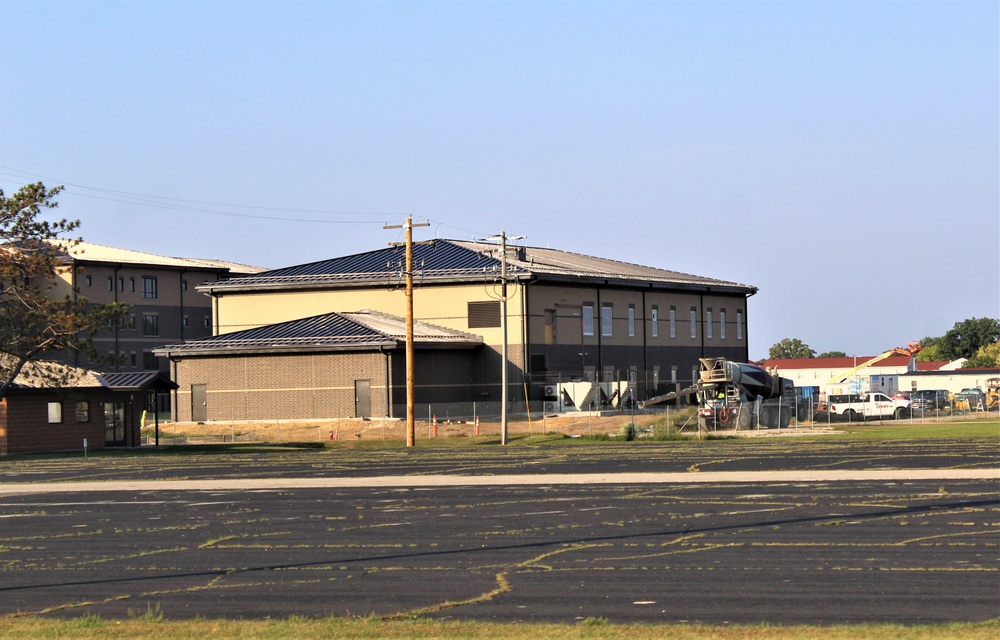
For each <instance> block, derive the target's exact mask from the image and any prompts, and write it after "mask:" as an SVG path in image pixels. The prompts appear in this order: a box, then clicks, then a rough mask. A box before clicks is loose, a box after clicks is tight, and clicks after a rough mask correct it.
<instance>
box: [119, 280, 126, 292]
mask: <svg viewBox="0 0 1000 640" xmlns="http://www.w3.org/2000/svg"><path fill="white" fill-rule="evenodd" d="M118 290H119V291H125V276H118Z"/></svg>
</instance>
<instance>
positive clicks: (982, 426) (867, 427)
mask: <svg viewBox="0 0 1000 640" xmlns="http://www.w3.org/2000/svg"><path fill="white" fill-rule="evenodd" d="M837 430H838V431H839V432H842V433H845V434H849V435H851V436H854V437H858V438H861V439H869V438H870V439H898V440H913V439H921V440H922V439H927V438H963V439H964V438H1000V419H996V418H993V419H987V420H974V421H969V422H932V423H923V424H921V423H919V422H910V421H909V420H902V421H899V422H896V421H894V420H890V421H885V422H883V423H882V424H879V423H877V422H874V423H868V424H851V425H843V426H838V427H837Z"/></svg>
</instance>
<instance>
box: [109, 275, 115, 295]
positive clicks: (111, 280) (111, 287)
mask: <svg viewBox="0 0 1000 640" xmlns="http://www.w3.org/2000/svg"><path fill="white" fill-rule="evenodd" d="M114 290H115V279H114V278H113V277H111V276H108V291H114Z"/></svg>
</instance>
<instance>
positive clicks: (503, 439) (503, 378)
mask: <svg viewBox="0 0 1000 640" xmlns="http://www.w3.org/2000/svg"><path fill="white" fill-rule="evenodd" d="M524 238H525V236H514V237H513V238H511V240H523V239H524ZM500 333H502V334H503V339H502V346H501V349H500V350H501V353H500V444H502V445H504V444H507V350H508V348H507V232H506V231H501V232H500ZM528 411H529V413H530V411H531V408H530V407H529V408H528Z"/></svg>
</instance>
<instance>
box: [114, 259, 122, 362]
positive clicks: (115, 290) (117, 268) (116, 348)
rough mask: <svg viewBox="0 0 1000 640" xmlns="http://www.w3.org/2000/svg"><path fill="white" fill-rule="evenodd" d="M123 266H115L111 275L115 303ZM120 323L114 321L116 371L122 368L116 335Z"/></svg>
mask: <svg viewBox="0 0 1000 640" xmlns="http://www.w3.org/2000/svg"><path fill="white" fill-rule="evenodd" d="M124 266H125V265H122V264H120V265H118V266H117V267H115V272H114V276H112V278H111V288H112V289H113V290H114V294H115V304H118V271H119V270H120V269H121V268H122V267H124ZM121 324H122V323H121V322H116V323H115V372H116V373H120V372H121V370H122V367H121V358H120V357H119V354H118V347H119V344H118V340H119V335H118V333H119V331H120V330H121Z"/></svg>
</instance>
